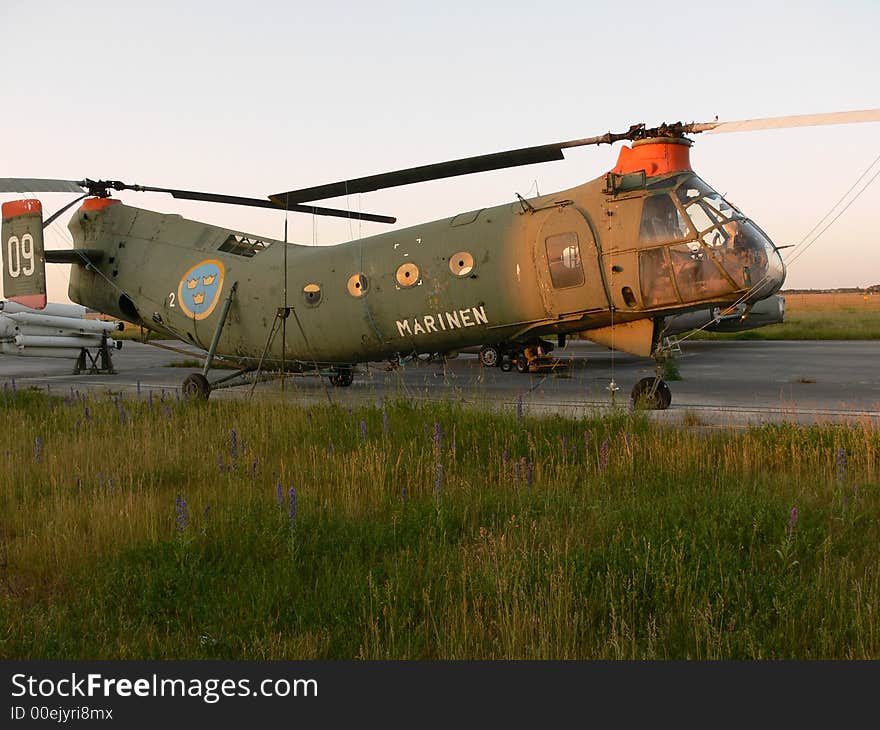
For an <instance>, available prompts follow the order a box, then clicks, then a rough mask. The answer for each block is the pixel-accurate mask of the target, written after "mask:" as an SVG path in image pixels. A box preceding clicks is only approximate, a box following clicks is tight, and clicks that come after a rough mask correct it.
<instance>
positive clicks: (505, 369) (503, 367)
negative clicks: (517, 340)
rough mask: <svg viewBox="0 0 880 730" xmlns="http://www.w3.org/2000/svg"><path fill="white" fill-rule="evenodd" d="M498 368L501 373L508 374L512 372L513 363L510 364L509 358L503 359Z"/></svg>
mask: <svg viewBox="0 0 880 730" xmlns="http://www.w3.org/2000/svg"><path fill="white" fill-rule="evenodd" d="M500 367H501V371H502V372H505V373H509V372H510V371H511V370H513V363H512V362H510V358H509V357H505V358H504V359H502V360H501V365H500Z"/></svg>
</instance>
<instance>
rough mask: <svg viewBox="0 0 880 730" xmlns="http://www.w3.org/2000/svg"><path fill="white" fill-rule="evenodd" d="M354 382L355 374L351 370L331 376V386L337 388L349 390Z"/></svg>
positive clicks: (341, 371)
mask: <svg viewBox="0 0 880 730" xmlns="http://www.w3.org/2000/svg"><path fill="white" fill-rule="evenodd" d="M352 382H354V373H353V372H351V370H340V371H338V372H337V373H336V374H335V375H331V376H330V384H331V385H334V386H335V387H337V388H347V387H348V386H349V385H351V384H352Z"/></svg>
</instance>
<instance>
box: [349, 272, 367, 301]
mask: <svg viewBox="0 0 880 730" xmlns="http://www.w3.org/2000/svg"><path fill="white" fill-rule="evenodd" d="M367 288H368V284H367V277H366V276H364V275H363V274H352V275H351V276H350V277H349V279H348V293H349V294H351V295H352V296H353V297H362V296H363V295H364V294H366V293H367Z"/></svg>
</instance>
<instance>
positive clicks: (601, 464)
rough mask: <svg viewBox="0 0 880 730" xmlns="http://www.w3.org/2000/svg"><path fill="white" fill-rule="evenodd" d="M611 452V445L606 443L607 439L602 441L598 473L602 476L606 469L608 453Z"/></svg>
mask: <svg viewBox="0 0 880 730" xmlns="http://www.w3.org/2000/svg"><path fill="white" fill-rule="evenodd" d="M609 451H611V444H610V443H609V442H608V439H603V441H602V448H601V449H599V471H601V472H602V473H603V474H604V473H605V470H606V469H607V468H608V452H609Z"/></svg>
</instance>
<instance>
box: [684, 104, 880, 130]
mask: <svg viewBox="0 0 880 730" xmlns="http://www.w3.org/2000/svg"><path fill="white" fill-rule="evenodd" d="M857 122H880V109H865V110H863V111H853V112H831V113H829V114H800V115H797V116H792V117H767V118H765V119H743V120H741V121H738V122H707V123H705V124H695V125H694V129H693V130H692V131H694V132H706V133H707V134H720V133H722V132H755V131H758V130H761V129H789V128H791V127H818V126H825V125H829V124H855V123H857Z"/></svg>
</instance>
